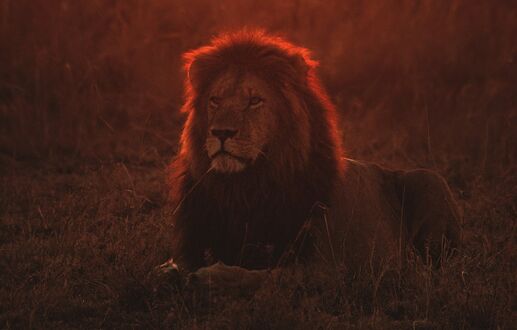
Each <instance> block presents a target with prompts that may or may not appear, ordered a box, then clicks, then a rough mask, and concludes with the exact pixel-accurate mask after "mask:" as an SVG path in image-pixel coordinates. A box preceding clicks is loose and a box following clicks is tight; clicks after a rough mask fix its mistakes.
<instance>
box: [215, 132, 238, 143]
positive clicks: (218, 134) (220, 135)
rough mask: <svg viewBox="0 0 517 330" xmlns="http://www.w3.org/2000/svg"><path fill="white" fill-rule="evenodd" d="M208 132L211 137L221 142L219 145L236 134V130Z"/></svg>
mask: <svg viewBox="0 0 517 330" xmlns="http://www.w3.org/2000/svg"><path fill="white" fill-rule="evenodd" d="M210 132H211V133H212V135H213V136H215V137H217V138H218V139H219V140H221V143H224V141H225V140H226V139H229V138H232V137H234V136H235V134H237V130H236V129H212V130H211V131H210Z"/></svg>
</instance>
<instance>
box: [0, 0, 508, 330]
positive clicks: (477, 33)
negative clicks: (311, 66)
mask: <svg viewBox="0 0 517 330" xmlns="http://www.w3.org/2000/svg"><path fill="white" fill-rule="evenodd" d="M0 5H1V7H0V8H1V9H0V13H1V27H0V31H1V33H0V38H1V39H0V41H1V42H0V44H1V45H2V46H3V47H1V48H2V51H1V52H0V63H1V64H0V132H1V133H0V182H1V185H0V326H1V327H4V328H113V327H116V328H130V327H136V328H150V327H155V328H161V327H178V328H182V327H183V328H192V327H194V328H205V327H208V328H237V327H238V328H256V329H263V328H292V327H299V328H307V329H313V328H343V327H357V328H387V329H391V328H393V329H399V328H420V329H429V328H480V329H486V328H512V327H513V326H514V325H515V324H516V323H517V301H516V296H517V292H516V289H515V284H516V283H515V274H516V270H517V265H516V261H515V260H517V253H516V248H515V237H516V219H517V199H516V196H517V175H516V170H517V166H516V161H517V133H516V130H515V127H517V125H516V124H517V123H516V119H517V109H516V100H517V96H516V94H515V90H516V87H517V82H516V78H515V77H517V69H516V64H515V61H516V48H515V43H514V41H513V39H514V37H515V36H514V31H515V29H516V27H517V26H516V23H515V22H517V9H516V7H515V5H511V4H510V2H508V3H507V2H504V1H500V2H497V3H495V2H494V3H490V2H488V1H486V2H483V1H475V2H472V1H466V0H456V1H451V2H450V3H447V4H445V3H444V4H440V3H437V2H434V1H425V0H424V1H419V2H417V1H409V0H408V1H382V2H381V1H378V2H369V3H368V4H364V3H362V2H359V1H349V2H347V4H346V5H344V4H342V3H341V2H340V1H327V2H319V1H297V0H293V1H286V2H282V3H279V4H275V3H274V2H273V1H264V2H261V4H255V5H251V4H247V3H245V2H237V1H230V0H224V1H221V2H217V3H216V2H204V1H200V0H190V1H174V2H169V1H157V0H156V1H148V2H144V1H136V0H134V1H124V2H122V1H120V2H106V1H100V0H98V1H89V2H88V3H86V2H75V1H65V0H63V1H57V0H52V1H43V0H33V1H28V0H18V1H10V0H0ZM271 7H273V9H270V8H271ZM243 25H252V26H253V25H260V26H264V27H266V28H267V29H268V30H270V31H273V32H277V33H280V34H281V35H285V36H287V37H288V38H289V39H291V40H293V41H296V42H299V43H301V44H303V45H306V46H307V47H309V48H311V49H313V51H314V55H315V57H316V58H318V59H319V60H320V61H321V68H320V69H321V70H320V73H321V75H322V77H323V80H324V83H325V84H326V86H327V87H328V89H329V91H330V94H331V97H332V99H333V100H334V101H335V102H336V103H337V105H338V108H339V109H340V111H341V114H342V117H343V118H342V119H343V123H342V127H343V139H344V141H345V146H346V147H347V152H348V154H349V156H350V157H355V158H359V159H366V160H373V161H378V162H380V163H383V164H385V165H388V166H392V167H404V168H410V167H428V168H434V169H436V170H438V171H439V172H440V173H442V174H443V175H444V176H445V177H446V178H447V179H448V181H449V182H450V184H451V187H452V190H453V192H454V194H455V196H456V197H457V199H458V202H459V204H460V206H461V208H462V210H463V212H464V221H463V234H464V237H465V242H464V246H463V247H462V249H461V251H460V253H459V254H458V255H457V256H456V257H454V258H453V259H451V260H449V261H448V262H446V263H445V264H444V265H443V267H441V268H439V269H429V268H427V267H425V266H423V265H422V264H421V263H419V262H418V260H413V261H411V262H410V263H409V265H408V267H407V269H404V270H402V271H401V273H400V275H401V276H400V277H398V276H396V278H394V279H385V280H384V281H382V282H381V284H380V285H378V284H377V283H378V278H347V277H346V276H343V274H340V273H339V272H338V273H332V272H325V271H321V270H319V271H318V270H312V269H308V270H307V271H306V272H305V273H304V274H300V273H295V274H288V275H287V277H286V278H282V279H279V280H277V281H272V282H270V283H268V284H266V285H265V286H264V287H263V288H262V289H260V290H259V291H258V292H257V293H256V294H255V295H254V296H252V297H249V296H244V297H226V298H225V297H218V298H217V300H214V299H212V301H211V302H210V303H208V304H204V303H202V302H200V301H198V300H196V299H193V297H192V295H191V294H189V293H185V292H177V291H175V290H174V289H172V288H167V287H166V288H163V290H161V291H159V292H154V291H153V285H152V283H151V282H150V281H149V279H148V277H147V274H148V272H149V271H150V270H151V269H152V268H153V267H154V266H155V265H157V264H159V263H161V262H163V261H165V260H166V259H167V258H168V257H169V256H170V254H171V250H170V245H171V244H170V240H171V239H172V237H171V235H170V211H171V210H170V206H169V205H168V204H167V202H166V194H167V187H166V185H165V176H164V170H165V167H166V165H167V163H168V162H169V160H170V159H171V157H172V156H173V155H174V153H175V152H176V150H177V140H178V134H179V129H180V127H181V123H182V121H183V118H182V116H181V115H180V114H179V113H178V108H179V106H180V104H181V82H182V79H183V78H182V76H181V72H180V54H181V53H182V52H183V51H185V50H188V49H190V48H192V47H196V46H199V45H200V44H202V43H203V42H206V40H207V39H208V38H209V37H210V36H211V35H212V34H214V33H215V32H217V31H220V30H224V29H230V28H235V27H239V26H243ZM322 36H324V37H322Z"/></svg>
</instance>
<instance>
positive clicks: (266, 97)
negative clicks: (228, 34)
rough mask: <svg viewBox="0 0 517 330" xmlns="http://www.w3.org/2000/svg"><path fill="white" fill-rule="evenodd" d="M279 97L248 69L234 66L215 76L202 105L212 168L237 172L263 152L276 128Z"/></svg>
mask: <svg viewBox="0 0 517 330" xmlns="http://www.w3.org/2000/svg"><path fill="white" fill-rule="evenodd" d="M279 98H280V97H279V95H276V94H275V91H274V90H273V89H272V88H271V87H270V86H268V84H267V82H266V81H264V80H263V79H261V78H260V77H259V76H257V75H256V74H254V73H252V72H244V71H240V70H239V69H237V68H234V69H229V70H228V71H227V72H225V73H224V74H222V75H221V76H220V77H217V79H216V80H215V81H214V82H213V83H212V84H211V85H210V87H209V89H208V91H207V93H206V97H205V98H204V100H203V101H204V102H203V105H202V107H203V108H204V110H205V112H206V115H207V117H208V126H207V127H206V129H207V132H206V135H207V138H206V151H207V155H208V157H209V158H210V162H211V166H212V168H213V169H214V170H215V171H218V172H224V173H231V172H239V171H242V170H244V169H246V167H247V166H253V164H254V163H255V161H256V160H257V158H258V157H259V156H265V155H266V146H267V145H270V144H271V143H274V140H275V139H276V138H277V137H276V136H275V135H276V133H275V132H278V130H279V128H278V127H277V121H276V113H277V112H278V111H281V110H282V104H278V99H279ZM265 157H267V156H265Z"/></svg>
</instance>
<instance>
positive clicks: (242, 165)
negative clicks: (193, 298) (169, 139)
mask: <svg viewBox="0 0 517 330" xmlns="http://www.w3.org/2000/svg"><path fill="white" fill-rule="evenodd" d="M184 58H185V69H186V72H187V75H188V77H187V79H186V82H185V90H186V102H185V105H184V107H183V111H184V112H185V113H187V114H188V119H187V121H186V123H185V126H184V129H183V134H182V137H181V150H180V152H179V154H178V156H177V157H176V158H175V160H174V161H173V163H172V165H171V175H170V185H171V196H172V200H173V203H174V205H175V211H174V233H175V239H174V261H175V262H176V263H177V264H178V265H179V267H180V269H186V270H187V271H197V272H196V273H195V274H197V277H199V278H201V279H203V278H209V277H210V278H212V281H214V280H215V281H219V282H221V283H219V284H220V285H224V282H225V281H226V283H227V284H228V283H230V282H232V283H234V282H236V281H237V282H238V281H247V280H249V278H251V277H254V276H256V275H260V274H263V273H265V271H258V272H257V271H253V270H257V269H268V268H273V267H276V266H278V265H284V264H285V263H288V262H292V261H293V260H297V261H298V260H299V261H304V260H305V261H304V262H308V261H307V260H311V261H313V260H318V261H319V262H327V263H330V264H339V265H343V266H344V267H345V268H346V269H347V270H348V271H350V272H354V273H355V272H360V271H361V270H362V269H364V268H365V266H367V267H368V269H372V267H374V268H375V267H381V266H382V267H384V266H385V265H387V264H390V263H394V264H396V263H399V262H400V261H401V259H403V258H402V256H403V255H404V251H406V248H407V247H413V246H414V247H415V248H416V249H417V250H418V251H420V252H421V253H422V254H424V255H431V256H432V257H434V258H435V260H436V259H437V258H439V256H440V254H441V252H442V248H443V246H444V242H450V243H453V244H454V243H455V242H457V241H458V239H459V215H458V211H457V207H456V205H455V203H454V201H453V198H452V196H451V193H450V191H449V188H448V186H447V184H446V182H445V181H444V179H443V178H442V177H440V176H439V175H438V174H436V173H434V172H432V171H429V170H413V171H390V170H387V169H383V168H381V167H379V166H377V165H373V164H367V163H362V162H358V161H354V160H351V159H347V158H343V154H344V153H343V150H342V146H341V142H340V134H339V133H338V128H337V116H336V110H335V108H334V106H333V105H332V103H331V102H330V101H329V99H328V97H327V95H326V93H325V91H324V90H323V88H322V86H321V84H320V83H319V81H318V80H317V78H316V76H315V67H316V64H317V63H316V62H315V61H314V60H312V59H311V58H310V57H309V52H308V51H307V50H306V49H304V48H301V47H297V46H294V45H293V44H291V43H288V42H286V41H284V40H282V39H280V38H275V37H271V36H268V35H266V34H264V33H261V32H249V31H244V32H237V33H233V34H226V35H223V36H220V37H218V38H216V39H214V40H213V41H212V42H211V43H210V44H209V45H208V46H205V47H201V48H199V49H197V50H194V51H191V52H189V53H186V54H185V56H184ZM308 258H309V259H308ZM216 262H218V263H217V264H215V265H213V264H214V263H216ZM169 265H170V263H169ZM211 265H212V266H211ZM226 265H228V266H226ZM372 265H373V266H372ZM221 274H222V275H221ZM259 277H260V276H259Z"/></svg>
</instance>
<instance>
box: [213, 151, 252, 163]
mask: <svg viewBox="0 0 517 330" xmlns="http://www.w3.org/2000/svg"><path fill="white" fill-rule="evenodd" d="M217 157H230V158H232V159H235V160H238V161H239V162H241V163H243V164H248V163H249V162H250V161H251V160H250V159H249V158H245V157H240V156H237V155H234V154H232V153H231V152H228V151H226V150H224V149H221V150H219V151H218V152H216V153H215V154H213V155H212V157H210V158H211V159H216V158H217Z"/></svg>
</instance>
